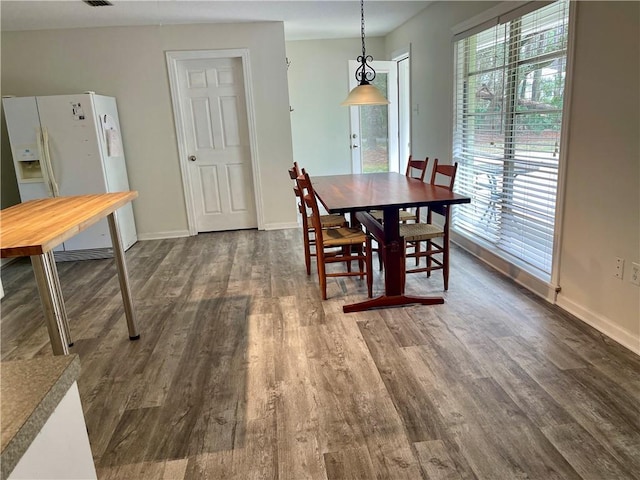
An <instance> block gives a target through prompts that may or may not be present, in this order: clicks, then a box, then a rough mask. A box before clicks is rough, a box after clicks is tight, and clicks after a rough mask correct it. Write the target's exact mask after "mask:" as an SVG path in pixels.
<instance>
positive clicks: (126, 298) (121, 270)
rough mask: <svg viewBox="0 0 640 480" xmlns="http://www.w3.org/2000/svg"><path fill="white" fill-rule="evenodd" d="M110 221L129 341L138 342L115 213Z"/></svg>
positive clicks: (134, 315)
mask: <svg viewBox="0 0 640 480" xmlns="http://www.w3.org/2000/svg"><path fill="white" fill-rule="evenodd" d="M107 220H108V221H109V233H110V234H111V243H112V244H113V256H114V257H115V259H116V266H117V268H118V280H119V281H120V292H121V293H122V303H123V304H124V313H125V316H126V317H127V327H128V328H129V339H130V340H138V339H139V338H140V333H139V332H138V327H137V325H136V312H135V310H134V308H133V300H132V296H131V288H130V287H129V274H128V273H127V264H126V263H125V258H124V248H122V242H121V240H120V230H119V229H118V224H117V222H116V219H115V212H113V213H111V214H109V215H108V216H107Z"/></svg>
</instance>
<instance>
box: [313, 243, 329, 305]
mask: <svg viewBox="0 0 640 480" xmlns="http://www.w3.org/2000/svg"><path fill="white" fill-rule="evenodd" d="M320 248H322V247H318V245H316V259H317V260H318V280H319V282H320V291H321V292H322V299H323V300H326V299H327V274H326V271H325V269H324V252H323V251H321V250H320Z"/></svg>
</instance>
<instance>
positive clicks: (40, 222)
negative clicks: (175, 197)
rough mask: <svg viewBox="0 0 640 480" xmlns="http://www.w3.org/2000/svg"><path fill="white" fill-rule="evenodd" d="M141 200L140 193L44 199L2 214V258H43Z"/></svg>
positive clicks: (0, 234) (4, 211)
mask: <svg viewBox="0 0 640 480" xmlns="http://www.w3.org/2000/svg"><path fill="white" fill-rule="evenodd" d="M137 197H138V192H136V191H130V192H116V193H100V194H95V195H78V196H74V197H56V198H43V199H39V200H30V201H28V202H24V203H19V204H18V205H14V206H12V207H9V208H6V209H4V210H1V211H0V244H1V245H0V246H1V247H2V248H1V251H0V253H1V255H0V256H1V257H2V258H5V257H22V256H31V255H42V254H43V253H45V252H48V251H50V250H52V249H53V248H54V247H56V246H58V245H59V244H61V243H62V242H64V241H65V240H68V239H69V238H71V237H73V236H74V235H76V234H77V233H78V232H81V231H82V230H85V229H86V228H88V227H90V226H91V225H93V224H94V223H97V222H98V221H99V220H100V219H101V218H103V217H105V216H107V215H109V214H110V213H112V212H114V211H115V210H117V209H118V208H120V207H122V206H124V205H126V204H127V203H129V202H130V201H132V200H133V199H135V198H137Z"/></svg>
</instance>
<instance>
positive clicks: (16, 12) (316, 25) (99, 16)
mask: <svg viewBox="0 0 640 480" xmlns="http://www.w3.org/2000/svg"><path fill="white" fill-rule="evenodd" d="M111 2H112V3H113V5H112V6H107V7H90V6H89V5H87V4H85V3H83V2H82V1H81V0H46V1H25V0H1V2H0V14H1V15H0V19H1V21H0V28H1V29H2V30H3V31H18V30H45V29H58V28H83V27H113V26H133V25H173V24H192V23H244V22H263V21H283V22H284V29H285V38H286V39H287V40H311V39H327V38H352V37H359V36H360V2H359V1H358V0H355V1H354V0H337V1H328V0H322V1H320V0H316V1H312V0H302V1H291V0H289V1H271V0H257V1H256V0H253V1H245V0H235V1H218V0H111ZM429 3H431V2H430V1H426V0H412V1H402V0H385V1H382V0H367V1H366V2H365V5H364V10H365V30H366V35H367V36H368V37H375V36H383V35H386V34H387V33H389V32H391V31H392V30H393V29H395V28H396V27H398V26H400V25H402V24H403V23H404V22H406V21H407V20H408V19H409V18H411V17H413V16H414V15H415V14H417V13H418V12H419V11H420V10H422V9H423V8H425V7H426V6H427V5H428V4H429Z"/></svg>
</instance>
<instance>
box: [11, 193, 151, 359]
mask: <svg viewBox="0 0 640 480" xmlns="http://www.w3.org/2000/svg"><path fill="white" fill-rule="evenodd" d="M137 197H138V192H135V191H129V192H116V193H102V194H95V195H78V196H72V197H55V198H42V199H38V200H30V201H28V202H24V203H19V204H17V205H14V206H12V207H9V208H6V209H4V210H0V256H1V257H2V258H9V257H24V256H29V257H31V263H32V265H33V271H34V274H35V278H36V284H37V286H38V293H39V295H40V301H41V303H42V308H43V310H44V317H45V323H46V325H47V330H48V332H49V339H50V341H51V347H52V349H53V354H54V355H66V354H68V353H69V345H70V344H71V343H72V342H71V335H70V332H69V323H68V319H67V312H66V309H65V306H64V300H63V297H62V289H61V287H60V279H59V277H58V270H57V268H56V262H55V258H54V255H53V249H54V248H55V247H57V246H58V245H60V244H61V243H62V242H64V241H65V240H68V239H69V238H71V237H73V236H74V235H76V234H78V233H79V232H81V231H83V230H85V229H87V228H88V227H90V226H91V225H93V224H94V223H97V222H98V221H99V220H100V219H102V218H104V217H107V221H108V223H109V233H110V236H111V242H112V244H113V255H114V258H115V261H116V267H117V270H118V279H119V281H120V291H121V293H122V300H123V303H124V311H125V316H126V320H127V326H128V329H129V339H130V340H137V339H138V338H140V333H139V332H138V327H137V325H136V315H135V310H134V308H133V301H132V296H131V289H130V287H129V277H128V274H127V266H126V263H125V256H124V249H123V248H122V242H121V240H120V232H119V229H118V223H117V222H116V219H115V215H116V210H117V209H118V208H120V207H122V206H124V205H126V204H127V203H129V202H130V201H132V200H133V199H135V198H137Z"/></svg>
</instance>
